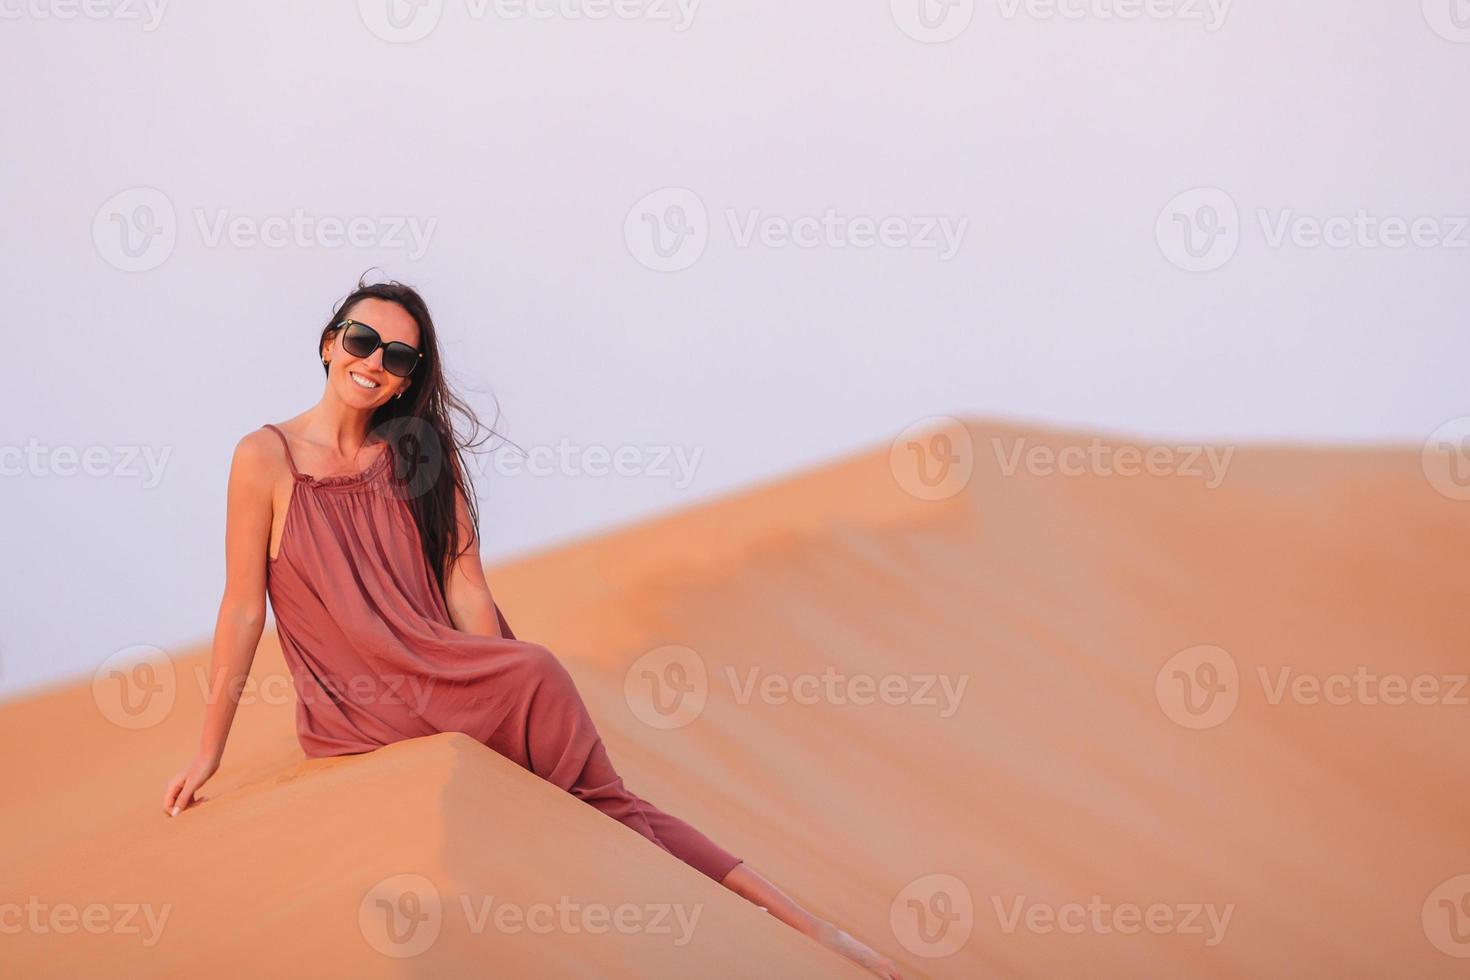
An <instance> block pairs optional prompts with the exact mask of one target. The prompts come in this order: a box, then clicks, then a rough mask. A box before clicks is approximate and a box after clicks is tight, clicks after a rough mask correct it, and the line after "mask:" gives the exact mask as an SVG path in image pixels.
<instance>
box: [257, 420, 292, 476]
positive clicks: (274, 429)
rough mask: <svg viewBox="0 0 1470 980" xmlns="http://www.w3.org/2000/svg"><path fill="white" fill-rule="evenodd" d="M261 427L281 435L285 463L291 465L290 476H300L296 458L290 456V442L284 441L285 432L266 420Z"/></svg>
mask: <svg viewBox="0 0 1470 980" xmlns="http://www.w3.org/2000/svg"><path fill="white" fill-rule="evenodd" d="M261 428H262V429H270V430H271V431H272V432H274V433H275V434H276V435H278V436H280V437H281V445H283V446H285V447H286V463H287V464H288V465H289V466H290V467H291V475H292V476H300V475H301V473H300V471H298V470H297V469H296V460H295V459H293V458H292V456H291V443H289V442H287V441H286V433H284V432H282V431H281V430H280V429H278V428H276V427H275V426H274V425H271V424H270V423H269V422H267V423H266V424H265V425H263V426H261Z"/></svg>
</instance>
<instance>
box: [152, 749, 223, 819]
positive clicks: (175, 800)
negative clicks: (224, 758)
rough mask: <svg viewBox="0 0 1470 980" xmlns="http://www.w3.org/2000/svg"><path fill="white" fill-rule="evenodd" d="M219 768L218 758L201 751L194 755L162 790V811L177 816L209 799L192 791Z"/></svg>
mask: <svg viewBox="0 0 1470 980" xmlns="http://www.w3.org/2000/svg"><path fill="white" fill-rule="evenodd" d="M217 769H219V759H218V758H216V757H214V756H212V755H205V754H203V753H201V754H199V755H196V756H195V757H194V758H193V759H192V760H191V761H190V762H189V764H188V765H187V766H185V767H184V768H182V769H180V770H179V774H178V775H177V776H175V777H174V778H173V779H170V780H169V781H168V785H167V786H166V787H164V790H163V812H164V813H167V814H168V815H169V816H171V817H177V816H178V815H179V814H180V813H181V812H182V811H184V810H186V809H188V808H189V807H191V806H193V805H195V804H196V803H203V802H204V801H205V800H207V799H209V797H207V796H195V795H194V793H195V791H196V790H198V789H199V787H201V786H203V785H204V783H205V781H206V780H207V779H209V777H210V776H213V775H214V773H215V770H217Z"/></svg>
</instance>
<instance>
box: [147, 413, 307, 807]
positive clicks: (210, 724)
mask: <svg viewBox="0 0 1470 980" xmlns="http://www.w3.org/2000/svg"><path fill="white" fill-rule="evenodd" d="M272 439H274V436H272V435H271V434H270V433H269V432H267V431H266V430H265V429H257V430H256V431H254V432H252V433H250V434H249V435H247V436H245V437H244V438H243V439H241V440H240V441H239V443H237V444H236V446H235V453H234V458H233V459H232V460H231V461H230V480H229V488H228V490H227V493H226V513H225V589H224V597H223V598H222V599H221V600H220V605H219V615H218V616H217V617H216V619H215V624H214V644H213V647H212V650H211V653H210V662H209V678H210V683H209V696H208V698H207V700H206V701H205V705H204V728H203V731H202V733H201V734H200V738H199V751H198V752H197V754H196V755H195V756H194V758H193V759H192V760H190V762H189V764H188V765H186V766H185V767H184V768H183V769H182V770H180V771H179V773H178V774H177V775H176V776H174V778H173V779H172V780H170V781H169V783H168V785H167V786H166V787H165V788H164V799H163V809H164V811H165V812H167V813H169V814H170V815H173V816H177V815H178V814H179V812H181V811H182V810H184V809H186V808H187V807H189V806H191V805H193V804H194V803H197V802H199V801H200V800H202V799H204V797H195V795H194V793H195V791H196V790H198V789H199V787H200V786H202V785H203V784H204V782H205V780H207V779H209V777H210V776H212V775H214V773H215V770H216V769H218V768H219V762H220V758H221V757H222V756H223V755H224V751H225V740H226V739H227V738H228V737H229V734H230V725H231V724H232V723H233V722H234V719H235V708H236V707H237V706H238V704H239V697H240V692H241V690H243V688H244V686H245V681H246V680H247V679H248V678H249V676H250V665H251V664H252V663H253V662H254V660H255V648H256V646H257V645H258V644H259V643H260V634H261V632H262V630H263V629H264V628H265V595H266V592H265V577H266V558H267V551H268V549H269V547H270V533H271V519H272V513H273V506H272V502H271V496H272V484H273V483H274V476H273V473H274V470H275V468H276V465H277V464H278V462H279V461H278V460H277V459H276V458H275V457H276V455H278V451H277V450H276V448H275V446H274V445H272V443H271V441H270V440H272Z"/></svg>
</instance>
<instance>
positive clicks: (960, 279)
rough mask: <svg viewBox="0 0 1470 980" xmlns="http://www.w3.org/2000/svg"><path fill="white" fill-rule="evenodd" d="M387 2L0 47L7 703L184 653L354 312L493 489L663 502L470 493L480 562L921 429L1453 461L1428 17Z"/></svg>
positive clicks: (1455, 267)
mask: <svg viewBox="0 0 1470 980" xmlns="http://www.w3.org/2000/svg"><path fill="white" fill-rule="evenodd" d="M388 2H389V0H362V2H361V3H356V4H355V3H351V2H340V3H332V4H297V3H286V2H280V0H275V2H264V3H257V4H252V5H250V6H249V7H248V8H247V7H231V6H228V5H218V4H214V5H210V4H177V5H173V4H165V5H162V6H160V5H158V4H156V3H155V4H153V5H152V6H149V5H146V4H141V3H140V4H138V5H133V4H127V5H119V4H117V3H111V2H107V0H103V2H101V3H99V4H98V5H97V6H95V7H92V8H89V9H90V10H94V11H97V12H100V13H101V14H102V16H90V15H87V14H76V15H75V16H73V17H70V18H69V19H68V18H65V17H63V16H62V14H63V13H65V12H67V11H70V10H71V8H69V7H66V6H64V5H59V4H56V3H54V2H52V3H48V2H46V0H16V2H5V3H0V14H3V15H4V18H5V19H4V23H0V49H3V57H0V75H3V79H4V82H5V84H6V91H7V92H8V93H9V96H8V98H7V99H6V103H5V117H6V118H5V121H6V126H5V131H6V134H7V137H8V138H7V139H6V140H5V148H4V149H3V151H0V195H3V197H4V204H5V209H4V213H5V216H6V221H5V227H4V230H3V232H0V259H3V264H4V268H5V269H6V270H7V276H6V289H5V292H4V302H5V311H6V316H5V324H6V326H5V332H4V336H5V338H6V340H7V341H9V342H10V347H11V350H10V357H9V370H8V371H7V372H6V377H7V380H6V384H5V389H6V395H5V401H6V404H7V406H8V408H9V410H8V411H6V412H4V413H3V418H0V464H5V466H6V468H5V472H4V475H3V477H0V487H3V488H4V494H5V503H6V507H5V514H6V523H5V528H4V541H5V548H4V549H3V556H0V575H3V585H4V589H5V595H6V598H7V605H6V608H7V612H8V615H7V616H6V617H5V622H4V624H3V625H0V693H5V692H11V693H13V692H17V691H21V690H24V689H28V688H31V687H34V686H35V685H37V684H41V683H43V682H47V681H51V680H56V679H61V678H70V677H84V676H86V675H87V674H88V673H89V672H90V671H91V670H93V669H94V668H95V667H96V666H97V665H98V664H99V663H101V662H102V660H104V659H105V658H106V657H107V656H109V655H111V654H113V653H115V652H116V651H118V650H119V649H122V648H125V647H129V646H133V645H135V644H148V645H156V646H160V647H164V648H172V647H175V646H177V645H180V644H182V643H188V642H200V641H205V640H207V639H208V637H209V634H210V630H211V629H212V628H213V622H214V616H215V612H216V609H217V605H218V601H219V596H220V589H221V587H222V583H223V555H222V544H223V520H224V490H225V478H226V474H227V470H228V463H229V459H230V453H231V450H232V447H233V446H234V444H235V442H236V441H237V440H238V439H239V438H240V437H241V436H242V435H243V434H245V433H246V432H247V431H249V430H251V429H253V428H255V427H257V426H259V425H260V424H262V423H264V422H278V421H281V420H284V419H287V418H290V417H291V416H293V415H295V414H297V413H299V412H300V411H302V410H304V409H305V408H307V407H309V406H310V405H311V404H313V403H314V402H315V401H316V399H317V398H318V397H319V394H320V389H321V383H322V377H321V374H320V371H319V367H318V362H316V361H315V359H314V353H313V348H314V342H315V338H316V334H317V332H318V330H319V329H320V327H321V326H322V323H323V321H324V319H325V317H326V316H327V315H328V314H329V313H330V311H331V308H332V305H333V303H334V302H335V301H336V300H337V299H338V298H339V297H341V296H343V295H345V294H346V293H347V292H348V291H349V290H350V289H351V287H352V285H353V283H354V281H355V280H356V277H357V275H358V274H359V273H361V272H362V271H363V270H365V269H367V268H369V267H373V266H377V267H380V268H382V269H383V270H386V272H387V274H388V275H390V276H393V277H396V278H399V279H402V280H405V281H407V282H409V283H411V284H413V285H415V286H417V287H418V288H420V289H421V290H422V292H423V293H424V295H425V297H426V298H427V300H428V302H429V304H430V306H431V308H432V310H433V312H434V314H435V316H436V319H437V322H438V325H439V328H440V331H441V334H442V336H443V338H444V339H445V341H446V345H447V346H446V357H447V360H448V365H449V368H450V370H451V372H452V373H453V375H454V376H455V377H457V378H458V379H460V380H461V381H462V382H464V383H465V384H466V385H467V386H468V387H466V388H465V389H463V390H464V391H465V394H467V395H468V396H469V397H470V398H471V400H472V401H473V402H474V403H475V405H476V406H477V407H478V408H479V409H480V410H481V411H482V413H483V417H485V418H486V419H487V421H488V420H492V419H493V418H494V416H495V408H494V402H493V401H492V398H491V396H492V395H493V396H494V397H495V398H498V400H499V404H500V407H501V409H502V411H503V415H502V416H501V417H500V419H499V425H498V426H497V427H498V428H499V429H500V431H502V432H504V433H505V434H507V435H508V436H510V437H511V438H512V439H514V440H515V441H516V442H517V443H519V444H520V445H521V446H523V447H526V448H528V449H536V450H537V451H538V452H542V453H549V454H552V455H555V454H557V453H558V452H561V454H562V456H563V457H564V458H570V459H572V460H574V461H575V460H587V459H589V458H590V459H591V460H592V461H593V463H594V465H595V460H596V453H595V452H592V453H591V454H590V456H589V452H588V450H589V447H602V448H603V449H605V450H606V451H607V452H608V453H609V454H612V453H615V452H616V451H618V450H619V449H620V448H626V447H633V449H634V450H635V451H636V453H637V454H638V458H640V459H644V460H647V461H649V462H648V465H646V466H644V467H642V469H641V470H640V471H639V472H636V473H634V474H633V475H616V474H610V475H595V474H589V473H587V472H585V470H584V469H583V468H582V467H580V466H575V465H568V464H567V463H558V464H555V465H553V466H551V468H550V471H549V472H545V473H540V474H536V473H532V474H526V473H521V474H512V473H502V474H497V473H494V472H487V473H486V474H485V475H484V476H483V477H482V478H481V479H480V480H479V487H480V490H481V492H482V495H483V499H482V519H483V521H484V527H483V528H482V533H483V536H484V547H483V554H484V556H485V558H486V559H487V560H491V561H493V560H499V559H504V558H508V557H511V556H513V555H515V554H518V553H521V552H523V551H526V550H528V549H533V548H538V547H541V546H545V545H548V544H551V543H554V542H559V541H564V540H568V539H571V538H573V537H576V536H578V535H581V534H584V533H587V532H592V531H596V530H599V529H605V528H610V527H613V526H616V525H618V524H620V523H623V522H626V521H628V520H630V519H634V518H637V517H640V516H645V515H649V514H654V513H658V512H662V511H666V510H669V509H673V508H679V507H685V506H689V505H691V504H694V503H697V502H698V501H700V500H703V499H708V498H710V497H712V496H715V495H719V494H723V493H726V492H730V491H732V490H735V489H738V488H739V487H742V486H746V485H749V484H752V483H755V482H758V481H762V480H766V479H770V478H773V477H776V476H778V475H780V474H783V473H786V472H789V471H792V470H794V469H797V468H801V467H806V466H810V465H814V464H817V463H819V462H821V461H823V460H826V459H830V458H832V457H834V456H837V455H840V454H844V453H848V452H852V451H856V450H859V449H863V448H869V447H879V446H884V445H886V444H887V443H888V442H890V441H891V440H892V438H893V437H894V435H895V434H896V433H898V432H899V431H901V430H903V429H904V428H905V427H906V426H908V425H909V424H911V423H912V422H914V421H915V420H918V419H921V418H924V417H927V416H932V415H946V414H947V415H984V416H997V417H1005V418H1013V419H1022V420H1031V421H1040V422H1055V423H1058V424H1063V425H1067V426H1069V427H1077V428H1081V429H1098V430H1107V431H1128V432H1136V433H1144V434H1150V435H1154V436H1157V437H1158V438H1161V439H1195V440H1207V439H1210V440H1236V439H1270V440H1278V439H1290V440H1313V441H1319V440H1320V441H1350V442H1401V443H1404V444H1405V445H1409V446H1414V447H1417V446H1418V445H1420V444H1421V443H1422V442H1423V441H1424V440H1425V438H1426V437H1427V436H1428V435H1429V434H1430V433H1431V432H1433V431H1434V430H1435V429H1436V428H1437V427H1439V426H1440V425H1441V424H1442V423H1444V422H1446V420H1449V419H1453V418H1457V417H1460V416H1465V415H1467V414H1470V397H1467V391H1466V365H1467V364H1470V339H1467V338H1470V334H1467V331H1466V330H1465V329H1464V327H1463V325H1462V319H1463V312H1462V311H1463V309H1464V305H1465V303H1464V298H1465V289H1464V284H1465V282H1466V276H1465V271H1466V267H1467V265H1466V264H1467V262H1470V230H1467V228H1466V221H1465V218H1464V216H1465V215H1467V214H1470V184H1467V181H1466V180H1465V175H1466V173H1467V167H1470V127H1467V126H1466V125H1465V124H1464V120H1465V119H1466V118H1467V113H1466V111H1465V110H1466V109H1467V103H1470V29H1461V28H1459V27H1458V26H1457V21H1455V20H1453V19H1451V17H1450V16H1449V12H1450V6H1449V5H1450V3H1451V2H1452V0H1444V2H1443V3H1442V4H1440V3H1439V0H1425V3H1424V4H1423V5H1422V8H1421V4H1419V3H1414V2H1404V3H1393V4H1388V3H1374V4H1342V3H1335V2H1333V3H1329V2H1326V0H1311V2H1294V3H1290V4H1284V3H1281V2H1279V0H1249V2H1247V0H1240V2H1235V3H1228V4H1223V5H1222V4H1219V3H1216V4H1213V5H1212V4H1210V3H1207V2H1205V0H1177V2H1171V0H1155V2H1154V3H1152V4H1150V5H1148V7H1147V9H1148V10H1151V11H1154V12H1155V14H1156V16H1141V17H1136V18H1131V19H1130V18H1122V17H1119V16H1109V15H1116V14H1118V13H1119V12H1120V11H1125V12H1126V11H1128V10H1136V9H1143V6H1144V5H1142V4H1139V5H1131V4H1129V3H1127V2H1126V0H1125V2H1123V3H1121V4H1119V3H1118V2H1116V0H1075V2H1071V3H1064V4H1063V5H1062V7H1061V8H1060V9H1061V10H1063V11H1065V12H1066V15H1065V16H1064V15H1063V14H1062V13H1056V14H1052V13H1051V12H1053V11H1056V10H1057V9H1058V8H1056V7H1055V6H1054V5H1046V4H1041V3H1022V2H1020V0H996V2H993V3H979V4H972V3H967V2H963V0H961V2H959V3H958V4H956V5H955V6H953V7H945V6H943V5H940V4H938V3H935V2H934V0H926V2H927V3H928V6H927V7H926V8H924V9H920V7H919V3H920V0H892V2H890V0H870V2H865V3H855V2H853V0H812V2H807V3H799V4H776V3H754V2H734V0H726V2H717V0H708V2H705V3H691V2H690V0H684V2H683V3H679V2H676V0H623V2H621V3H620V6H619V7H617V8H616V9H617V10H620V11H622V13H621V14H618V15H610V16H607V17H602V18H595V17H593V16H591V12H594V11H597V10H608V9H610V8H609V7H608V6H605V5H604V6H599V5H597V4H595V3H594V4H593V5H592V6H583V5H578V4H574V3H568V2H563V0H538V2H535V3H533V4H532V5H531V7H532V9H533V10H534V12H535V13H536V14H537V16H534V17H533V16H530V15H529V14H528V13H526V7H525V5H524V4H517V3H499V4H496V3H490V2H480V0H475V2H470V0H458V2H456V0H442V2H427V3H425V4H422V5H420V6H417V7H414V6H410V5H407V4H404V3H402V0H392V3H393V5H394V6H393V7H392V8H390V7H389V6H388ZM132 14H137V15H138V16H137V17H132V16H129V15H132ZM390 15H392V16H390ZM420 33H421V34H422V36H421V37H418V38H417V39H416V40H415V39H412V38H413V37H414V36H416V35H418V34H420ZM945 38H947V39H945ZM563 443H564V444H565V445H566V446H567V447H570V449H569V450H560V451H559V450H558V446H559V445H561V444H563ZM98 447H100V448H98ZM89 450H92V452H93V456H92V459H93V461H94V462H95V463H96V465H95V466H92V467H89V468H90V469H92V470H93V475H88V474H87V473H86V472H76V473H71V474H70V475H67V474H68V472H69V469H70V466H71V464H69V463H68V459H70V456H68V453H72V454H75V455H76V456H77V457H85V456H86V454H87V452H88V451H89ZM134 453H137V458H136V460H134V456H133V454H134ZM37 460H39V462H36V461H37ZM150 461H151V462H150ZM150 466H151V467H152V468H151V469H150ZM512 618H513V617H512Z"/></svg>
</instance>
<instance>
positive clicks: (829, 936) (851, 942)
mask: <svg viewBox="0 0 1470 980" xmlns="http://www.w3.org/2000/svg"><path fill="white" fill-rule="evenodd" d="M817 942H819V943H821V944H822V945H823V946H826V947H828V948H829V949H832V950H835V951H836V952H839V953H841V954H842V955H843V956H846V957H847V958H848V959H850V960H852V961H853V962H854V963H856V964H857V965H858V966H861V967H863V968H864V969H866V970H868V971H869V972H870V973H874V974H876V975H878V976H880V977H883V980H903V974H902V973H899V972H898V967H897V966H895V965H894V962H893V961H892V960H890V959H889V958H888V957H886V956H884V955H882V954H881V953H878V952H877V951H875V950H874V949H873V948H872V947H870V946H869V945H868V944H867V943H864V942H863V941H862V940H861V939H858V938H857V937H855V936H853V935H851V934H850V933H847V932H844V931H843V930H841V929H839V928H837V927H836V926H834V925H833V924H832V923H830V922H825V923H823V924H822V928H821V930H820V931H819V932H818V933H817Z"/></svg>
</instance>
